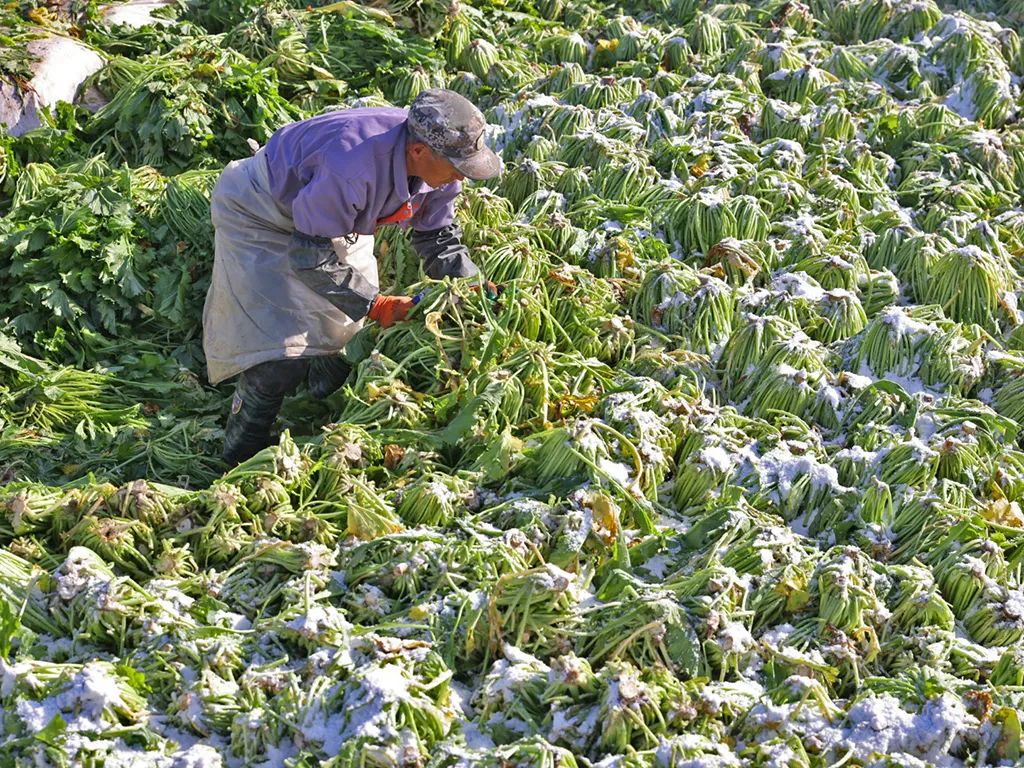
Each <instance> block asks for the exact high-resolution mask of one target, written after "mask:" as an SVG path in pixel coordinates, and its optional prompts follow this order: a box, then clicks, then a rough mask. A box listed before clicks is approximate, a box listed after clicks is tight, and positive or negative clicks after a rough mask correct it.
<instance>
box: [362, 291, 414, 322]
mask: <svg viewBox="0 0 1024 768" xmlns="http://www.w3.org/2000/svg"><path fill="white" fill-rule="evenodd" d="M414 304H415V302H414V301H413V300H412V298H411V297H409V296H378V297H377V298H376V300H375V301H374V302H373V306H372V307H370V313H369V314H368V315H367V317H369V318H370V319H371V320H375V321H377V322H378V323H379V324H380V327H381V328H390V327H391V326H392V325H394V324H395V323H397V322H398V321H399V320H405V316H406V315H408V314H409V310H410V309H412V308H413V305H414Z"/></svg>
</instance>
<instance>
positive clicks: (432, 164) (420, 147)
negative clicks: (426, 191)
mask: <svg viewBox="0 0 1024 768" xmlns="http://www.w3.org/2000/svg"><path fill="white" fill-rule="evenodd" d="M412 149H413V156H414V157H415V159H416V164H415V169H414V172H413V175H414V176H419V177H420V178H421V179H423V181H424V183H425V184H426V185H427V186H429V187H433V188H434V189H437V188H438V187H443V186H444V185H445V184H449V183H451V182H453V181H462V180H463V179H464V178H466V177H465V176H463V175H462V174H461V173H459V171H458V169H457V168H456V167H455V166H454V165H452V164H451V161H450V160H448V158H446V157H444V156H443V155H439V154H437V153H436V152H434V151H433V150H432V149H431V148H430V147H428V146H427V145H426V144H415V145H413V148H412ZM411 170H412V169H411Z"/></svg>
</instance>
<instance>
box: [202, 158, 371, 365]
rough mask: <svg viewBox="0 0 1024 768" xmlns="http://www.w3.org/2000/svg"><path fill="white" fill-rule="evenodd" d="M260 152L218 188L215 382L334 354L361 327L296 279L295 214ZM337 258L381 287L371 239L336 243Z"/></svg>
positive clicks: (229, 172)
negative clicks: (274, 188)
mask: <svg viewBox="0 0 1024 768" xmlns="http://www.w3.org/2000/svg"><path fill="white" fill-rule="evenodd" d="M269 188H270V185H269V181H268V173H267V161H266V158H265V157H264V154H263V150H262V149H261V150H260V151H259V152H257V153H256V154H255V155H253V156H252V157H249V158H245V159H244V160H235V161H234V162H232V163H229V164H228V165H227V167H226V168H225V169H224V172H223V173H222V174H221V175H220V178H219V179H218V181H217V186H216V187H215V188H214V190H213V202H212V204H211V208H210V213H211V216H212V218H213V226H214V231H215V237H214V259H213V277H212V279H211V281H210V290H209V291H208V292H207V294H206V304H205V305H204V307H203V351H204V352H205V353H206V368H207V373H208V375H209V378H210V382H211V383H212V384H217V383H218V382H221V381H224V380H225V379H227V378H229V377H231V376H234V375H236V374H238V373H241V372H242V371H244V370H245V369H247V368H251V367H252V366H254V365H258V364H259V363H265V362H267V361H268V360H280V359H282V358H291V357H316V356H319V355H330V354H336V353H338V352H340V351H341V350H342V349H344V347H345V344H347V343H348V340H349V339H351V338H352V336H353V335H355V333H356V331H358V330H359V329H360V328H361V327H362V325H363V321H362V320H353V319H352V318H350V317H349V316H348V315H346V314H345V313H344V312H342V311H341V310H340V309H338V308H337V307H335V306H334V305H333V304H331V302H330V301H328V300H327V299H325V298H324V297H323V296H321V295H320V294H318V293H316V292H315V291H313V290H312V289H311V288H309V287H307V286H306V285H305V284H304V283H302V281H300V280H299V279H298V277H296V276H295V273H294V272H293V271H292V268H291V266H290V265H289V263H288V242H289V240H290V239H291V236H292V232H293V231H294V230H295V225H294V224H293V222H292V218H291V213H290V211H288V210H287V209H285V208H284V207H283V206H281V205H279V204H278V203H277V202H276V201H275V200H274V199H273V198H271V196H270V193H269ZM333 244H334V251H335V253H337V254H338V259H339V260H340V261H341V262H342V263H345V264H348V265H350V266H352V267H353V268H355V269H356V270H357V271H358V272H359V273H360V274H362V276H363V277H364V278H365V279H366V281H367V282H369V283H370V284H371V285H373V286H377V285H378V284H379V283H378V277H377V261H376V259H374V256H373V237H370V236H367V235H360V236H359V239H358V240H357V241H356V243H355V245H349V244H348V243H347V242H346V241H345V239H344V238H343V237H339V238H335V239H334V240H333Z"/></svg>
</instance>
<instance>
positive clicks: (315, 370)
mask: <svg viewBox="0 0 1024 768" xmlns="http://www.w3.org/2000/svg"><path fill="white" fill-rule="evenodd" d="M351 370H352V366H351V365H349V364H348V363H347V362H346V361H345V360H344V359H343V358H342V357H341V356H339V355H324V356H322V357H314V358H313V359H312V360H311V361H310V363H309V380H308V382H307V384H308V386H309V393H310V394H311V395H313V397H315V398H316V399H317V400H323V399H324V398H326V397H329V396H330V395H332V394H334V393H335V392H336V391H338V389H339V388H340V387H341V385H342V384H344V383H345V379H347V378H348V375H349V373H350V372H351Z"/></svg>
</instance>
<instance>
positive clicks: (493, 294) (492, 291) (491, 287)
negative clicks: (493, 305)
mask: <svg viewBox="0 0 1024 768" xmlns="http://www.w3.org/2000/svg"><path fill="white" fill-rule="evenodd" d="M481 288H482V289H483V290H484V296H486V297H487V298H488V299H490V300H491V301H494V300H495V299H496V298H498V297H499V296H501V292H502V291H503V290H505V289H504V288H503V287H502V286H500V285H497V284H495V283H492V282H491V281H490V280H484V281H483V282H482V283H477V284H476V285H474V286H473V290H474V291H479V290H480V289H481Z"/></svg>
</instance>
